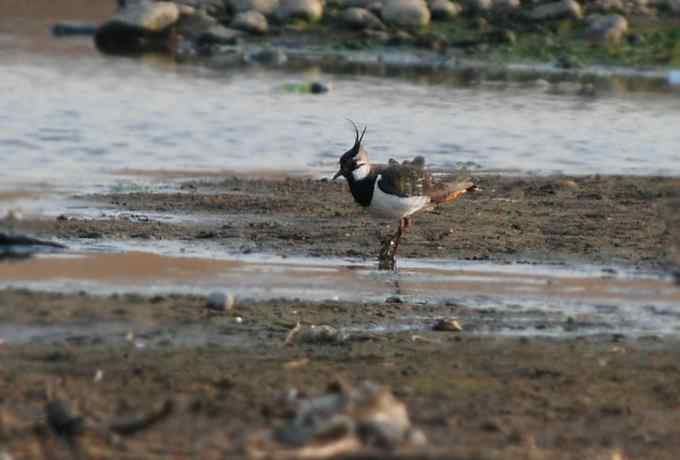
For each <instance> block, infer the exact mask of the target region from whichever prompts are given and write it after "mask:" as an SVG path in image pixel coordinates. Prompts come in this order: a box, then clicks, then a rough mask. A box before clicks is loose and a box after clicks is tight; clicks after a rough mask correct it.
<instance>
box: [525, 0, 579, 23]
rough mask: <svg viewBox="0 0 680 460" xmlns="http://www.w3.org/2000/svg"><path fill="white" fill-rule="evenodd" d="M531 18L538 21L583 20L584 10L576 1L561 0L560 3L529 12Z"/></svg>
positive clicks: (548, 4)
mask: <svg viewBox="0 0 680 460" xmlns="http://www.w3.org/2000/svg"><path fill="white" fill-rule="evenodd" d="M529 17H530V18H531V19H535V20H537V21H544V20H550V19H563V18H571V19H581V18H582V17H583V9H582V8H581V5H580V4H579V3H578V2H576V1H575V0H560V1H559V2H553V3H546V4H544V5H539V6H537V7H536V8H534V9H533V10H532V11H531V12H529Z"/></svg>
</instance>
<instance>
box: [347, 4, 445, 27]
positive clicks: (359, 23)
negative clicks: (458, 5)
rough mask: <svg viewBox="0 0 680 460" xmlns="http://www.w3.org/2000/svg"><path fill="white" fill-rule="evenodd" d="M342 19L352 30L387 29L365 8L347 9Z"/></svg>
mask: <svg viewBox="0 0 680 460" xmlns="http://www.w3.org/2000/svg"><path fill="white" fill-rule="evenodd" d="M447 1H448V0H447ZM340 19H341V21H342V23H343V24H345V25H346V26H348V27H350V28H352V29H378V30H383V29H384V28H385V24H383V23H382V21H381V20H380V19H378V17H377V16H376V15H375V14H373V13H371V12H370V11H368V10H367V9H365V8H358V7H352V8H347V9H346V10H345V11H343V12H342V16H340Z"/></svg>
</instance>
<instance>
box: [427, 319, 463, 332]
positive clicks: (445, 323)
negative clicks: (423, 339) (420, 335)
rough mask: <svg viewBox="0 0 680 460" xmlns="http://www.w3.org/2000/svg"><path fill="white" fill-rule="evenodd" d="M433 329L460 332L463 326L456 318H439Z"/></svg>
mask: <svg viewBox="0 0 680 460" xmlns="http://www.w3.org/2000/svg"><path fill="white" fill-rule="evenodd" d="M432 330H433V331H447V332H460V331H462V330H463V326H461V325H460V323H459V322H458V321H456V320H455V319H438V320H437V322H435V323H434V325H433V326H432Z"/></svg>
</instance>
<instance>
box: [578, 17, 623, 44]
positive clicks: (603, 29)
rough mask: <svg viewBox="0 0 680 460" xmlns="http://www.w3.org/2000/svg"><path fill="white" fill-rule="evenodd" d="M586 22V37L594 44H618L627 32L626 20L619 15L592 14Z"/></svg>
mask: <svg viewBox="0 0 680 460" xmlns="http://www.w3.org/2000/svg"><path fill="white" fill-rule="evenodd" d="M587 21H588V30H587V32H586V36H587V37H588V39H589V40H591V41H592V42H595V43H619V42H620V41H621V40H622V39H623V36H624V35H625V34H626V32H627V31H628V20H627V19H626V18H624V17H623V16H621V15H620V14H608V15H599V14H592V15H590V16H588V17H587Z"/></svg>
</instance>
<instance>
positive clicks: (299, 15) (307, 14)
mask: <svg viewBox="0 0 680 460" xmlns="http://www.w3.org/2000/svg"><path fill="white" fill-rule="evenodd" d="M322 15H323V4H322V3H321V0H281V2H280V3H279V7H278V9H277V10H276V16H277V17H278V18H279V20H281V21H283V22H285V21H290V20H291V19H303V20H305V21H310V22H314V21H318V20H319V19H321V16H322Z"/></svg>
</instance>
